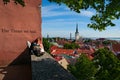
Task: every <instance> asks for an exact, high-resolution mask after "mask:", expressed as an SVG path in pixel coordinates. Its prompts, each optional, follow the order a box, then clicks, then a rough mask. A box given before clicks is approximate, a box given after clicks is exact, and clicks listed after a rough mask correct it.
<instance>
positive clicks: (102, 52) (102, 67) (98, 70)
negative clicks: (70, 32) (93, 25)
mask: <svg viewBox="0 0 120 80" xmlns="http://www.w3.org/2000/svg"><path fill="white" fill-rule="evenodd" d="M94 54H95V55H94V59H93V60H92V61H90V60H89V59H88V58H87V56H85V55H81V56H80V58H79V59H78V60H77V62H76V64H75V65H69V66H68V70H69V71H70V72H71V73H72V74H73V75H74V76H75V77H76V78H77V79H78V80H119V79H120V60H119V59H118V58H117V57H116V56H115V55H114V54H113V53H112V52H111V51H109V50H108V49H106V48H105V49H99V50H98V51H96V52H95V53H94Z"/></svg>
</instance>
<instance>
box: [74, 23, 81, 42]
mask: <svg viewBox="0 0 120 80" xmlns="http://www.w3.org/2000/svg"><path fill="white" fill-rule="evenodd" d="M79 39H80V36H79V32H78V24H76V32H75V40H76V41H78V40H79Z"/></svg>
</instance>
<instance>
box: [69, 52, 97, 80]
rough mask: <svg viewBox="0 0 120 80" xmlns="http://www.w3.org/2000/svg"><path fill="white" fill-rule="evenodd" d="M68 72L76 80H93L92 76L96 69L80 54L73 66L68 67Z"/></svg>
mask: <svg viewBox="0 0 120 80" xmlns="http://www.w3.org/2000/svg"><path fill="white" fill-rule="evenodd" d="M68 70H69V71H70V72H71V73H72V74H73V75H74V76H75V77H76V78H77V79H78V80H94V75H95V73H96V70H97V69H96V68H95V66H94V65H93V62H92V61H91V60H90V59H89V58H88V57H87V56H86V55H85V54H81V56H80V57H79V58H78V59H77V63H76V64H75V65H68Z"/></svg>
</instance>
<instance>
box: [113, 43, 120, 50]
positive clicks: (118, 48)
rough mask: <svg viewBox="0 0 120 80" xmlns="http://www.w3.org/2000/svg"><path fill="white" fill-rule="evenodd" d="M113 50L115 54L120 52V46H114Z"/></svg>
mask: <svg viewBox="0 0 120 80" xmlns="http://www.w3.org/2000/svg"><path fill="white" fill-rule="evenodd" d="M112 48H113V51H114V52H120V44H113V45H112Z"/></svg>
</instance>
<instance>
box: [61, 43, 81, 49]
mask: <svg viewBox="0 0 120 80" xmlns="http://www.w3.org/2000/svg"><path fill="white" fill-rule="evenodd" d="M63 46H64V48H65V49H78V48H80V46H79V45H78V44H75V43H66V44H64V45H63Z"/></svg>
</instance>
